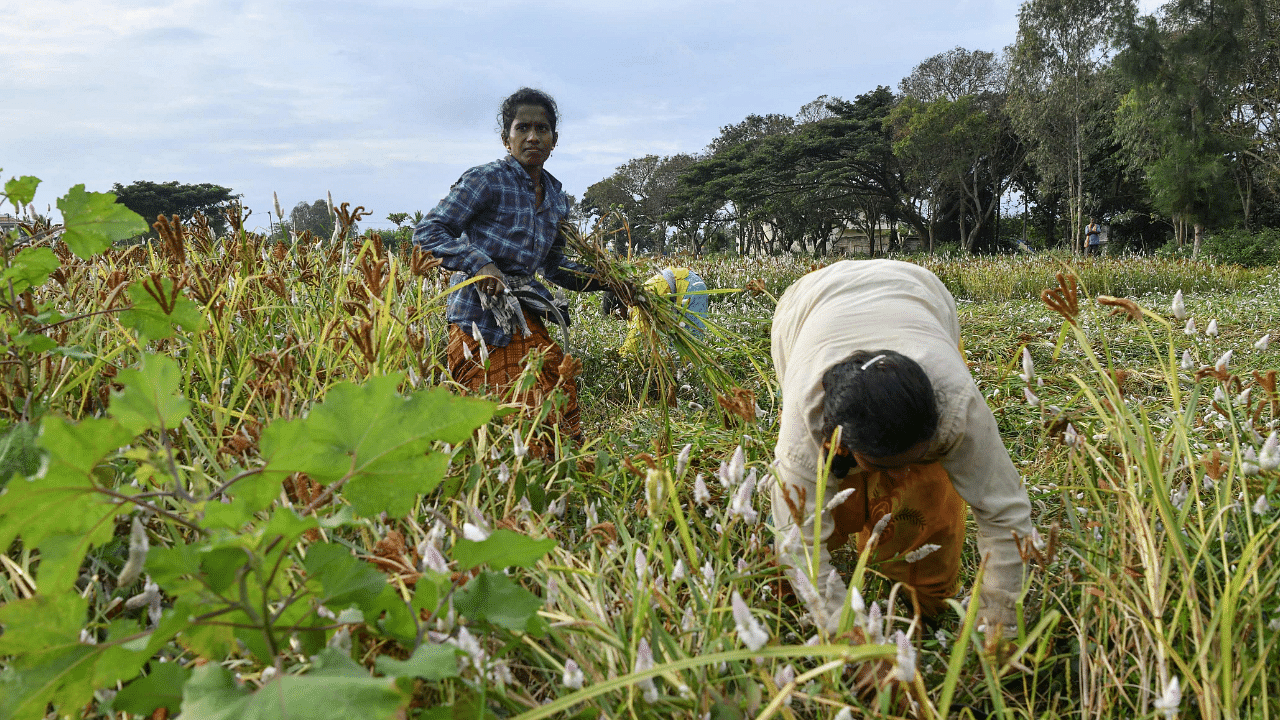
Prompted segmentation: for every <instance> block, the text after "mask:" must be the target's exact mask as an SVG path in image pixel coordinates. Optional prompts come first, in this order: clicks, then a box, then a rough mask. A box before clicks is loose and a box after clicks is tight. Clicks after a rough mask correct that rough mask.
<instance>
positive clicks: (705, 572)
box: [702, 560, 716, 587]
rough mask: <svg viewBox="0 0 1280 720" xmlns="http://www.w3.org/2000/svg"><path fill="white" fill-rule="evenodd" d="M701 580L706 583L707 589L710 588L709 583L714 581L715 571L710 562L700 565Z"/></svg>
mask: <svg viewBox="0 0 1280 720" xmlns="http://www.w3.org/2000/svg"><path fill="white" fill-rule="evenodd" d="M702 579H703V580H705V581H706V585H707V587H711V583H712V582H714V581H715V579H716V569H715V567H714V566H713V565H712V564H711V561H710V560H708V561H706V562H705V563H703V564H702Z"/></svg>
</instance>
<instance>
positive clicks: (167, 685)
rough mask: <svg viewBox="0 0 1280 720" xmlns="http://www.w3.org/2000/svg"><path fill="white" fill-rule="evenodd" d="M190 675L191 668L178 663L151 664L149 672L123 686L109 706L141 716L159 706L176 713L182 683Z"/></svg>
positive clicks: (179, 707)
mask: <svg viewBox="0 0 1280 720" xmlns="http://www.w3.org/2000/svg"><path fill="white" fill-rule="evenodd" d="M190 678H191V671H190V670H188V669H187V668H184V667H182V665H180V664H179V663H176V662H166V663H161V662H157V663H152V664H151V673H150V674H148V675H147V676H146V677H143V678H138V679H137V680H134V681H133V682H131V683H129V684H128V685H125V686H124V689H123V690H121V691H120V692H119V694H117V695H116V698H115V700H114V701H112V703H111V707H112V709H114V710H123V711H124V712H131V713H137V714H139V715H144V716H146V715H150V714H151V713H152V712H153V711H154V710H155V709H156V708H162V707H163V708H168V709H169V713H170V714H177V712H178V710H180V709H181V708H182V686H183V685H185V684H186V683H187V680H188V679H190Z"/></svg>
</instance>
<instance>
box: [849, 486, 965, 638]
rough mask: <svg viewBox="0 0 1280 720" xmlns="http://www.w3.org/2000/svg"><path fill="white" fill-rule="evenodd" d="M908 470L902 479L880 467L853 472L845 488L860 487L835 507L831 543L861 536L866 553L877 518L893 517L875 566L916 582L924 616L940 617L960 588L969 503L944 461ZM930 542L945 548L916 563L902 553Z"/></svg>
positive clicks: (897, 578) (901, 579) (892, 577)
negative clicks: (880, 470)
mask: <svg viewBox="0 0 1280 720" xmlns="http://www.w3.org/2000/svg"><path fill="white" fill-rule="evenodd" d="M905 470H906V471H907V473H906V477H905V478H901V479H899V480H897V481H895V480H893V479H891V478H890V477H889V476H888V475H887V474H885V473H883V472H879V471H875V472H866V471H864V470H860V469H858V468H854V469H853V470H851V471H849V474H848V475H846V476H845V477H844V479H843V480H842V481H841V484H840V490H844V489H846V488H854V493H853V495H851V496H850V497H849V499H848V500H846V501H844V502H843V503H841V504H840V505H839V506H837V507H836V508H835V509H834V510H832V516H833V520H834V528H833V531H832V533H831V537H830V538H828V540H827V547H828V548H830V549H833V550H834V549H835V548H838V547H840V546H842V545H844V544H845V543H846V542H848V540H849V536H850V535H856V538H857V548H858V551H859V552H861V551H862V549H863V548H864V547H866V544H867V541H868V540H869V539H870V537H871V531H872V529H873V528H874V527H875V524H876V522H878V521H879V520H880V518H882V517H884V516H885V515H886V514H888V515H891V516H892V518H893V519H892V520H890V521H889V524H888V525H887V526H886V527H885V529H884V532H882V533H881V535H880V540H879V542H877V544H876V548H875V555H873V556H872V558H871V563H870V564H873V565H874V567H875V569H876V570H877V571H879V572H880V573H882V574H884V575H885V576H886V577H888V578H889V579H890V580H893V581H895V582H902V583H905V584H907V585H908V586H910V587H911V588H912V590H914V591H915V597H916V601H917V602H919V604H920V611H921V612H922V613H923V614H925V615H936V614H938V613H939V612H941V611H942V610H943V609H944V608H945V607H946V604H945V603H944V602H943V601H944V600H946V599H947V598H950V597H955V596H956V594H957V593H959V591H960V551H961V549H962V548H963V547H964V534H965V527H964V522H965V515H966V514H967V512H968V509H969V507H968V505H967V504H966V503H965V501H964V499H962V498H961V497H960V494H959V493H957V492H956V488H955V485H953V484H952V483H951V477H950V476H949V475H947V471H946V470H944V469H943V468H942V465H941V464H940V463H936V462H935V463H929V464H927V465H911V466H908V467H907V468H905ZM927 544H933V545H941V546H942V547H941V548H939V549H938V550H935V551H934V552H932V553H930V554H929V555H927V556H926V557H924V558H922V559H920V560H917V561H916V562H913V563H909V562H907V561H906V560H904V559H902V558H901V557H900V556H902V555H905V554H906V553H908V552H911V551H912V550H915V549H917V548H919V547H920V546H922V545H927ZM895 558H896V559H895ZM877 563H878V564H877Z"/></svg>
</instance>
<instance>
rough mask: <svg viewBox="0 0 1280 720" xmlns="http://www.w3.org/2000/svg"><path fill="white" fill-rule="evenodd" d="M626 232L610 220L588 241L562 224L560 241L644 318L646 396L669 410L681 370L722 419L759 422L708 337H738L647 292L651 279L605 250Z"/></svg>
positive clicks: (641, 345) (641, 355)
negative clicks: (697, 383)
mask: <svg viewBox="0 0 1280 720" xmlns="http://www.w3.org/2000/svg"><path fill="white" fill-rule="evenodd" d="M610 219H616V220H620V221H621V222H620V230H616V231H612V232H611V231H609V230H607V229H606V228H607V226H608V225H607V223H606V221H607V220H610ZM626 230H627V228H626V220H625V218H622V217H621V216H620V215H618V216H617V217H616V218H613V217H612V216H610V217H607V218H605V219H604V220H602V221H601V222H600V223H598V224H597V225H596V228H595V229H594V230H592V232H590V233H589V234H587V235H585V236H584V235H583V234H582V233H580V232H579V231H578V229H577V227H575V226H574V225H572V224H570V223H568V222H563V223H561V224H560V236H561V237H562V238H564V241H565V245H566V246H567V247H568V248H569V249H570V250H571V251H573V252H574V253H576V254H577V255H578V256H579V258H580V259H581V261H582V262H583V263H584V264H586V265H590V266H591V267H592V268H593V269H594V270H595V274H594V275H592V279H593V280H595V281H597V282H599V283H601V284H603V285H605V286H606V287H607V288H608V289H609V290H611V291H612V292H613V293H614V294H615V295H616V296H617V297H618V299H619V300H621V301H622V302H623V303H625V304H626V305H627V307H628V308H629V311H630V312H632V313H639V314H640V317H641V321H642V323H641V324H642V326H643V327H644V328H645V330H644V332H641V333H640V337H639V342H638V347H637V351H636V359H637V360H638V361H639V363H640V365H641V366H642V368H643V369H644V370H645V375H646V377H645V383H644V385H645V392H644V393H643V395H642V396H647V394H648V390H649V388H651V387H652V388H653V389H655V390H656V391H657V394H658V396H659V397H661V398H664V399H666V401H667V403H668V404H670V403H671V402H672V401H673V399H674V398H675V396H676V388H677V387H678V383H677V377H676V368H677V366H683V367H685V368H687V369H688V371H689V372H691V373H692V374H693V375H694V376H696V377H697V378H698V379H699V380H700V381H701V382H702V383H703V384H704V385H705V386H706V387H707V389H708V390H710V391H711V393H712V394H713V395H714V396H715V397H716V399H717V400H718V401H719V402H718V405H719V408H718V409H719V410H720V411H721V412H722V413H724V414H725V415H726V416H727V415H734V416H738V417H741V418H742V419H743V420H745V421H748V422H750V421H754V420H755V407H756V405H755V401H754V397H753V396H752V397H745V396H744V393H745V394H746V395H750V392H749V391H745V390H743V389H741V388H739V387H736V385H737V383H736V382H735V381H734V379H733V376H732V375H731V374H730V373H729V371H728V370H727V369H725V367H724V366H723V365H722V364H721V363H720V361H719V359H718V355H719V353H718V352H717V351H716V350H715V349H713V348H712V347H711V345H710V344H709V342H708V338H709V337H715V338H718V339H720V340H722V341H728V342H732V341H733V339H734V338H733V337H731V336H732V335H733V333H731V332H728V331H727V330H726V329H725V328H723V327H721V326H720V325H718V324H716V323H715V322H713V321H712V320H711V319H710V318H701V319H702V322H703V324H704V325H705V328H699V327H697V326H696V325H695V324H694V323H692V322H691V320H690V315H689V313H688V311H687V310H685V309H684V308H683V307H682V306H681V305H680V304H679V303H677V302H674V301H673V300H674V298H673V297H672V295H671V294H669V293H654V292H652V291H651V290H650V289H648V288H646V287H645V281H646V280H647V279H648V278H649V276H650V275H651V274H652V273H651V272H650V271H646V270H644V269H643V268H641V267H639V266H638V265H637V264H635V263H634V262H632V261H631V259H629V258H625V257H622V256H620V255H616V254H614V253H613V252H611V251H609V250H608V249H607V248H606V247H605V245H606V242H607V240H608V238H609V236H610V235H611V234H613V232H625V231H626ZM700 292H702V293H707V294H723V293H734V292H740V289H738V288H719V289H716V290H705V291H700Z"/></svg>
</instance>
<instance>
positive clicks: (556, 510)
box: [547, 495, 569, 517]
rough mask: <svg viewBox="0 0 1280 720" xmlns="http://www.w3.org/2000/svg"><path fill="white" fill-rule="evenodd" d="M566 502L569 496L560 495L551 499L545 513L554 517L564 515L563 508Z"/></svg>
mask: <svg viewBox="0 0 1280 720" xmlns="http://www.w3.org/2000/svg"><path fill="white" fill-rule="evenodd" d="M568 504H569V496H568V495H561V496H560V497H559V498H557V499H555V500H552V501H551V503H550V504H549V505H547V514H548V515H554V516H556V517H564V509H565V506H566V505H568Z"/></svg>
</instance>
